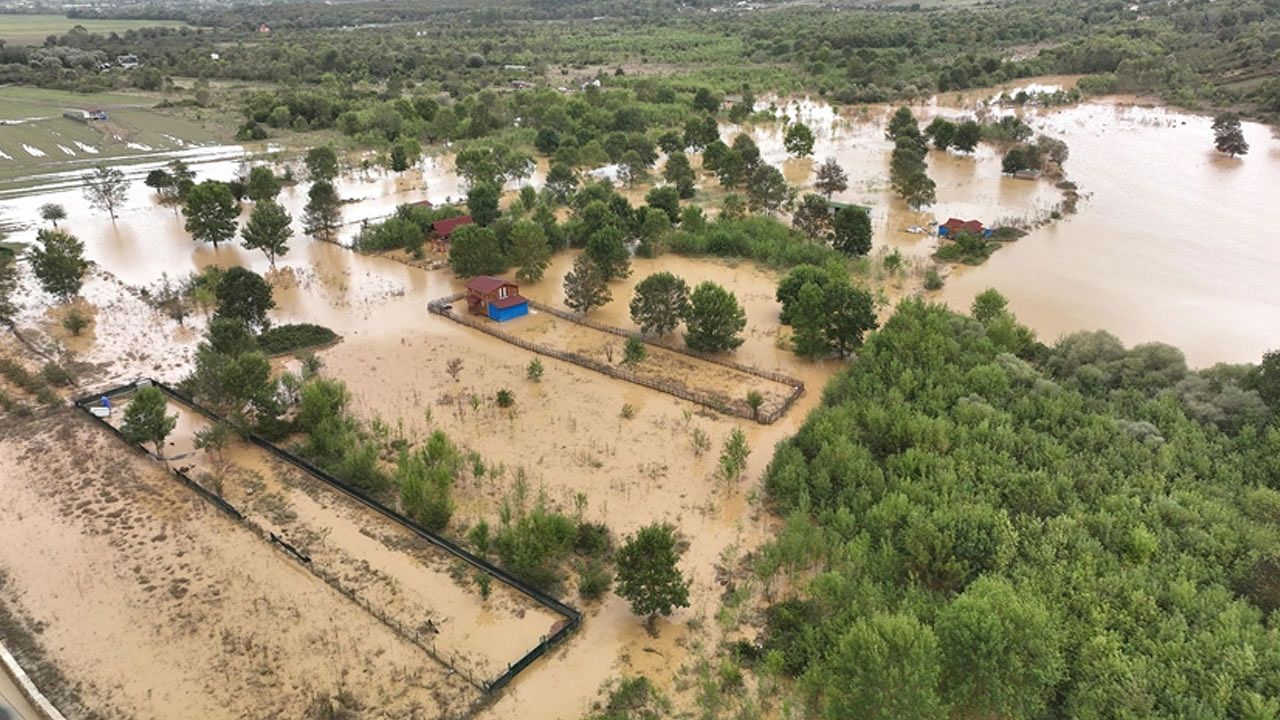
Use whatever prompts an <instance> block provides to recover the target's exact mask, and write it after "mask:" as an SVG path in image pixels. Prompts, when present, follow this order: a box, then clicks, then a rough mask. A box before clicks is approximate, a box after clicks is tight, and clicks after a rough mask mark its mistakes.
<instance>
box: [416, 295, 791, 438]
mask: <svg viewBox="0 0 1280 720" xmlns="http://www.w3.org/2000/svg"><path fill="white" fill-rule="evenodd" d="M464 297H466V293H454V294H453V295H447V296H445V297H442V298H438V299H436V300H433V301H431V302H430V303H428V304H427V309H428V310H429V311H431V312H433V313H435V314H437V315H440V316H443V317H446V318H449V319H450V320H453V321H454V322H456V323H459V324H461V325H466V326H468V327H472V328H475V329H476V330H479V331H480V332H483V333H486V334H488V335H492V336H493V337H496V338H498V339H499V340H502V341H503V342H508V343H511V344H512V345H515V346H516V347H520V348H524V349H525V350H528V351H530V352H535V353H538V354H539V355H546V356H548V357H553V358H556V359H557V360H563V361H565V362H569V363H573V364H574V365H577V366H579V367H584V368H587V369H588V370H594V371H596V372H598V373H602V374H604V375H608V376H609V377H613V378H617V379H619V380H625V381H627V382H631V383H635V384H637V385H642V386H644V387H647V388H649V389H651V390H657V391H658V392H664V393H666V394H668V395H672V396H674V397H678V398H680V399H682V400H688V401H690V402H694V403H697V404H699V405H702V406H705V407H709V408H711V409H712V410H715V411H716V412H720V413H723V414H725V415H734V416H737V417H740V418H746V419H747V420H755V421H757V422H759V423H761V424H764V425H770V424H772V423H774V422H776V421H777V420H778V418H780V417H782V416H783V415H784V414H786V412H787V410H788V409H790V407H791V405H792V404H794V403H795V401H796V399H797V398H799V397H800V395H802V394H803V393H804V382H802V381H801V380H798V379H796V378H793V377H791V376H789V375H784V374H782V373H777V372H772V371H770V370H761V369H759V368H754V367H751V366H750V365H744V364H742V363H738V362H734V361H732V360H728V359H725V358H722V357H717V356H715V355H709V354H707V353H700V352H695V351H693V350H689V349H688V348H681V347H675V346H672V345H667V344H664V343H659V342H655V341H653V340H652V339H650V338H646V337H644V335H642V334H641V333H637V332H630V331H627V330H623V329H622V328H618V327H614V326H612V325H606V324H604V323H599V322H596V321H594V320H589V319H587V318H584V317H581V316H579V315H577V314H575V313H571V312H567V311H565V310H561V309H559V308H554V307H551V306H550V305H546V304H544V303H540V302H537V301H535V300H530V301H529V307H531V308H533V309H535V310H537V311H539V312H544V313H547V314H549V315H554V316H556V317H558V318H560V319H562V320H565V321H567V322H571V323H575V324H577V325H582V326H583V327H588V328H591V329H592V330H598V331H600V332H603V333H608V334H610V335H616V336H618V337H622V338H635V339H636V340H639V341H640V342H643V343H645V344H646V345H650V346H652V347H656V348H661V349H662V350H666V351H668V352H674V353H679V354H681V355H686V356H688V357H691V358H696V359H698V360H701V361H703V362H708V363H712V364H714V365H719V366H721V367H726V368H730V369H732V370H736V371H738V372H742V373H746V374H748V375H752V376H755V377H758V378H763V379H765V380H768V381H770V382H775V383H779V384H782V385H786V386H787V387H789V388H791V391H790V392H788V393H787V395H786V397H784V398H783V401H782V404H781V405H779V406H778V407H777V408H774V409H773V410H771V411H769V412H764V413H758V412H756V411H755V410H754V409H752V408H751V406H750V405H748V404H747V401H746V398H740V399H734V400H731V401H728V402H726V401H725V399H724V398H723V397H721V396H718V395H714V394H712V393H708V392H702V391H699V390H690V389H689V388H686V387H684V386H683V385H680V384H677V383H675V382H671V381H666V380H662V379H658V378H647V377H642V376H640V375H637V374H636V373H634V372H632V371H630V370H628V369H627V368H625V367H623V366H620V365H612V364H609V363H605V362H601V361H599V360H596V359H595V358H591V357H587V356H585V355H581V354H579V353H575V352H570V351H568V350H560V349H558V348H553V347H551V346H549V345H543V344H541V343H536V342H532V341H529V340H525V339H523V338H519V337H516V336H515V335H512V334H511V333H509V332H507V331H505V330H503V329H502V328H501V327H500V326H498V325H497V324H496V323H494V322H493V321H491V320H489V319H487V318H476V317H472V316H471V315H469V314H467V313H457V312H454V310H453V305H454V303H456V302H458V301H459V300H461V299H462V298H464Z"/></svg>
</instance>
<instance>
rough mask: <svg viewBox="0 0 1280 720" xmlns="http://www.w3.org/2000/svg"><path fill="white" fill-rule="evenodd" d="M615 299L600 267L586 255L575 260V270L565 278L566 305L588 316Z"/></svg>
mask: <svg viewBox="0 0 1280 720" xmlns="http://www.w3.org/2000/svg"><path fill="white" fill-rule="evenodd" d="M612 299H613V295H612V293H610V292H609V284H608V281H606V280H605V277H604V273H603V272H601V271H600V266H599V265H597V264H596V263H594V262H592V260H591V258H589V257H587V255H586V253H583V254H581V255H578V257H576V258H574V259H573V269H571V270H570V271H569V272H568V273H566V274H565V276H564V304H565V305H568V306H569V308H570V309H571V310H577V311H578V312H580V313H582V314H584V315H585V314H587V313H589V312H591V311H592V310H594V309H596V308H598V307H600V306H602V305H604V304H605V303H608V302H609V301H610V300H612Z"/></svg>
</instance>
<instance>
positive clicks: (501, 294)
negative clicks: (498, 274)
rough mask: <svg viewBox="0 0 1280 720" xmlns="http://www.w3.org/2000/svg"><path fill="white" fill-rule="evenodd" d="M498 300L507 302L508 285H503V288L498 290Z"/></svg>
mask: <svg viewBox="0 0 1280 720" xmlns="http://www.w3.org/2000/svg"><path fill="white" fill-rule="evenodd" d="M498 299H499V300H506V299H507V286H506V285H503V286H502V287H500V288H498Z"/></svg>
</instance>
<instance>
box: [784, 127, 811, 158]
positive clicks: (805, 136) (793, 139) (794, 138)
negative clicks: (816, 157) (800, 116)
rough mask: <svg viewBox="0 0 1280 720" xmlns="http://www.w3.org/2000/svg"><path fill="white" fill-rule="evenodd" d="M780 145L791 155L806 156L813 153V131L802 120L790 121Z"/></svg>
mask: <svg viewBox="0 0 1280 720" xmlns="http://www.w3.org/2000/svg"><path fill="white" fill-rule="evenodd" d="M782 145H783V147H785V148H786V149H787V152H788V153H790V154H791V156H792V157H798V158H800V157H806V156H809V155H812V154H813V131H812V130H810V129H809V126H808V125H805V124H804V123H802V122H795V123H791V125H789V126H787V132H786V134H785V135H784V136H783V139H782Z"/></svg>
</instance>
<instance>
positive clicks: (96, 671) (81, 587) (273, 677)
mask: <svg viewBox="0 0 1280 720" xmlns="http://www.w3.org/2000/svg"><path fill="white" fill-rule="evenodd" d="M3 437H4V440H3V442H0V462H3V464H4V466H5V468H6V469H7V470H6V472H5V473H3V474H0V493H3V496H4V498H5V502H4V503H2V504H0V547H4V548H10V549H12V548H21V550H22V552H21V553H14V552H2V553H0V569H2V570H3V573H4V592H3V593H0V598H3V599H2V600H0V604H3V606H4V607H3V609H4V616H5V617H7V618H10V619H12V621H13V622H12V623H11V625H10V626H9V627H7V628H6V630H5V634H6V641H7V642H9V641H11V640H13V639H20V638H22V637H28V638H31V639H32V641H34V642H38V646H39V648H41V649H42V651H43V655H42V658H43V660H42V661H40V662H32V661H31V660H32V658H31V657H30V656H28V657H25V658H24V663H25V666H26V668H27V670H28V671H29V672H30V673H31V675H32V677H33V679H34V680H35V682H36V683H37V685H39V686H40V687H41V689H42V690H43V691H44V692H45V693H46V694H47V695H49V697H50V699H51V700H52V701H53V702H54V704H55V705H57V706H58V707H59V708H60V709H62V710H63V711H64V712H65V713H66V714H67V715H68V716H69V717H74V718H113V719H114V718H177V717H207V718H238V717H273V716H275V717H301V716H303V715H304V714H305V713H307V712H314V710H312V709H311V708H312V707H313V706H316V705H320V706H325V707H327V706H336V707H339V708H341V707H348V708H351V709H360V708H379V709H380V711H382V712H384V713H388V714H389V715H391V716H396V717H413V716H417V717H450V716H454V715H457V714H461V713H460V712H459V710H460V709H462V708H466V707H468V706H470V705H471V703H473V702H475V701H476V700H477V699H478V692H477V691H476V690H475V689H474V688H473V687H471V686H470V685H468V684H467V683H466V681H465V680H463V679H461V678H460V676H458V675H457V674H451V673H448V672H447V671H446V670H445V669H443V668H442V667H441V666H440V665H439V664H437V663H434V662H430V661H425V662H424V658H423V656H422V651H421V650H420V649H419V648H417V647H415V646H413V645H411V644H409V643H407V642H405V641H403V640H402V639H400V638H399V637H398V636H397V635H395V634H394V633H393V632H391V631H390V630H389V629H388V628H387V627H386V626H385V625H383V624H381V623H380V622H378V621H377V620H375V619H374V618H373V617H372V616H370V615H367V614H365V613H363V612H353V611H352V607H351V603H350V601H349V600H347V599H346V598H344V597H342V596H341V595H339V594H338V593H336V592H334V591H333V589H332V588H330V587H329V586H327V585H325V584H324V583H323V582H321V581H320V580H319V579H317V578H316V577H315V576H313V575H312V574H311V573H309V572H307V571H305V570H303V569H301V568H300V567H298V566H297V564H296V563H295V562H294V561H293V560H291V559H288V558H286V557H285V556H284V555H283V554H282V553H280V552H279V551H278V550H276V549H274V548H272V547H271V546H269V545H268V544H266V543H264V542H263V541H262V540H261V539H260V538H259V537H258V536H257V535H255V534H253V533H251V532H250V531H249V530H247V529H244V528H243V527H241V526H239V525H237V524H236V523H234V522H233V521H231V520H230V519H229V518H227V517H225V516H224V515H222V514H221V513H219V512H217V511H216V510H214V509H213V508H212V507H211V506H210V505H209V504H208V503H206V502H205V501H204V500H201V499H199V498H198V497H197V496H196V495H195V494H194V493H192V492H191V491H190V490H189V489H187V488H185V487H183V486H182V485H181V484H179V483H178V482H176V481H175V480H174V479H173V478H172V477H170V476H169V475H168V473H167V472H166V471H164V470H162V469H161V468H160V467H159V466H157V465H155V464H153V463H152V462H150V461H149V460H147V459H146V458H144V457H143V456H142V455H140V454H138V453H136V452H134V451H132V450H130V449H129V448H127V447H126V446H125V445H124V444H123V443H121V442H120V441H119V440H118V439H117V438H115V437H113V436H112V435H110V434H109V433H107V432H105V431H103V430H102V429H101V428H98V427H94V426H92V425H91V424H90V423H89V421H88V420H87V419H85V418H83V417H80V416H78V415H76V416H72V415H70V411H59V412H57V413H55V414H54V415H52V416H49V417H46V418H44V419H42V420H37V421H31V422H28V423H26V424H25V425H22V426H18V427H16V428H15V426H13V425H12V424H10V425H8V426H6V427H5V429H4V435H3ZM51 448H61V449H62V452H50V450H51ZM36 638H38V640H36ZM62 676H65V677H66V678H69V680H68V681H67V682H66V683H60V682H57V680H56V678H59V677H62Z"/></svg>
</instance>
